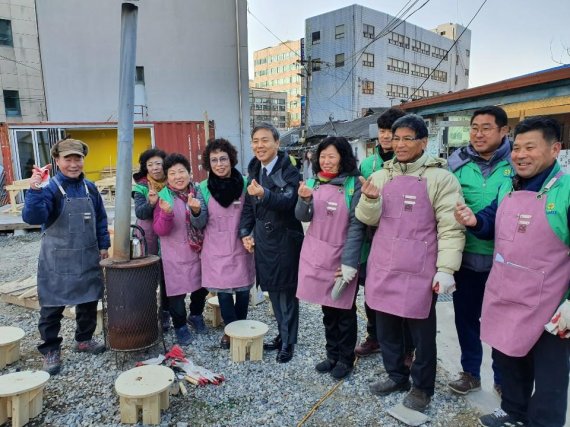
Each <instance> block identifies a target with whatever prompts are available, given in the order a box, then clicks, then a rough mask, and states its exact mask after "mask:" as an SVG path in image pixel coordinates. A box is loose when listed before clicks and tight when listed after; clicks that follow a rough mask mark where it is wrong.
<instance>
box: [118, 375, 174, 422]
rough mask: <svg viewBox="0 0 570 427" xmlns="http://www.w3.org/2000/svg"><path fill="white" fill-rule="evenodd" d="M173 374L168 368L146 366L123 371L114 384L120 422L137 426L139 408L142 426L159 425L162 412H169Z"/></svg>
mask: <svg viewBox="0 0 570 427" xmlns="http://www.w3.org/2000/svg"><path fill="white" fill-rule="evenodd" d="M173 381H174V372H173V371H172V369H170V368H167V367H166V366H156V365H144V366H139V367H137V368H133V369H130V370H128V371H126V372H123V373H122V374H121V375H119V377H118V378H117V380H116V381H115V391H116V392H117V394H118V395H119V405H120V412H121V422H122V423H125V424H136V423H137V422H138V418H139V409H140V410H142V422H143V424H155V425H156V424H160V410H161V409H168V406H169V401H168V391H169V389H170V386H171V385H172V383H173Z"/></svg>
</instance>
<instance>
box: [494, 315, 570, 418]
mask: <svg viewBox="0 0 570 427" xmlns="http://www.w3.org/2000/svg"><path fill="white" fill-rule="evenodd" d="M498 326H499V325H498ZM521 333H524V332H521ZM493 353H494V356H495V361H496V362H497V365H498V367H499V369H500V371H501V375H502V390H503V394H502V398H501V408H502V409H503V411H505V412H506V413H507V414H509V415H510V416H512V417H514V418H516V419H517V420H519V421H522V422H524V423H525V424H526V425H528V426H529V427H562V426H563V425H564V421H565V418H566V407H567V405H568V375H569V373H570V340H569V339H561V338H559V337H558V336H555V335H552V334H549V333H548V332H543V333H542V335H541V336H540V338H539V340H538V342H537V343H536V344H535V345H534V347H533V348H532V349H531V350H530V351H529V353H528V354H527V355H526V356H524V357H511V356H507V355H506V354H503V353H501V352H500V351H498V350H495V349H493ZM533 388H534V393H533Z"/></svg>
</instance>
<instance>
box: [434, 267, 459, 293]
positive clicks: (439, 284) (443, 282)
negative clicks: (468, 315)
mask: <svg viewBox="0 0 570 427" xmlns="http://www.w3.org/2000/svg"><path fill="white" fill-rule="evenodd" d="M431 288H432V289H433V290H434V291H435V292H436V293H437V294H452V293H453V292H455V279H454V277H453V274H449V273H445V272H444V271H438V272H437V273H435V276H433V282H432V284H431Z"/></svg>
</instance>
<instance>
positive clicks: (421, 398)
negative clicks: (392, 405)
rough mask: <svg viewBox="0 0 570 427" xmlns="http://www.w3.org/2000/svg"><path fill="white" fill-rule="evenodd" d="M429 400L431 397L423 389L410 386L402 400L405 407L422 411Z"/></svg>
mask: <svg viewBox="0 0 570 427" xmlns="http://www.w3.org/2000/svg"><path fill="white" fill-rule="evenodd" d="M430 402H431V397H430V396H428V394H427V393H426V392H425V391H422V390H420V389H419V388H415V387H412V389H411V390H410V392H409V393H408V394H407V395H406V397H404V401H403V402H402V403H403V404H404V406H405V407H406V408H409V409H412V410H414V411H418V412H424V411H425V410H426V408H427V407H428V405H429V403H430Z"/></svg>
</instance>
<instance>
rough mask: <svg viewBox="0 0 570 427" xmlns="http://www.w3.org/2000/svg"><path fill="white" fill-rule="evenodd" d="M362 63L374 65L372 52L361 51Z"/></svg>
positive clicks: (368, 65)
mask: <svg viewBox="0 0 570 427" xmlns="http://www.w3.org/2000/svg"><path fill="white" fill-rule="evenodd" d="M362 65H364V66H365V67H374V54H373V53H363V54H362Z"/></svg>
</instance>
